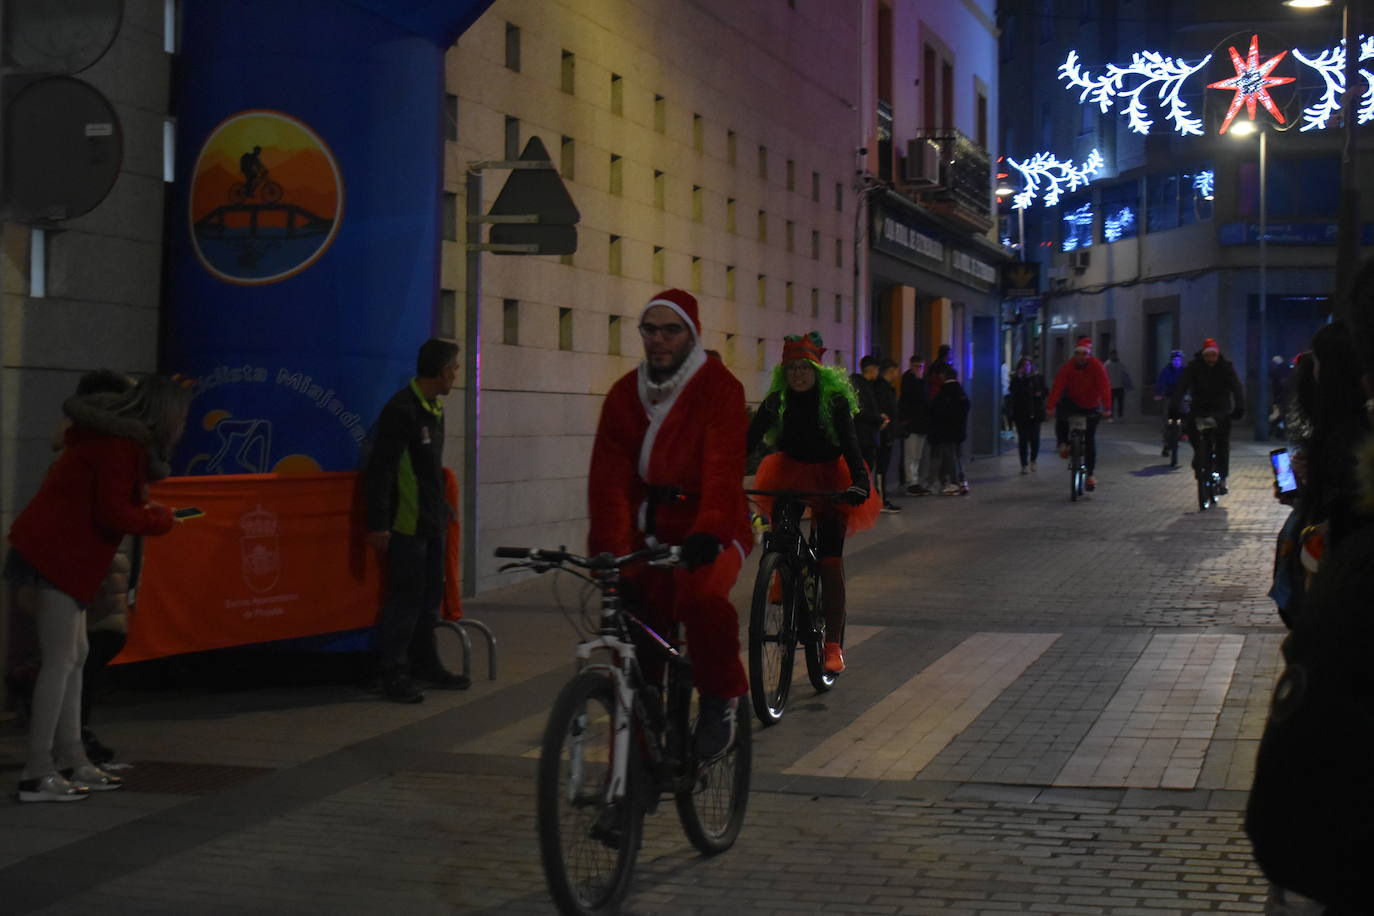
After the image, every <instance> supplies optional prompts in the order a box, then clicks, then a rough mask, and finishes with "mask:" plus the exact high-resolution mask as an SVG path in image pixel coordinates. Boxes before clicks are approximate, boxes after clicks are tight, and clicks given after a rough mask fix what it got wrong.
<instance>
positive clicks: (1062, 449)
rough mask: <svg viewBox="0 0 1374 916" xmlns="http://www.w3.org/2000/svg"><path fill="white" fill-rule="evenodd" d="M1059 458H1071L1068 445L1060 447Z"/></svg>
mask: <svg viewBox="0 0 1374 916" xmlns="http://www.w3.org/2000/svg"><path fill="white" fill-rule="evenodd" d="M1059 457H1060V458H1068V457H1069V447H1068V446H1067V445H1061V446H1059Z"/></svg>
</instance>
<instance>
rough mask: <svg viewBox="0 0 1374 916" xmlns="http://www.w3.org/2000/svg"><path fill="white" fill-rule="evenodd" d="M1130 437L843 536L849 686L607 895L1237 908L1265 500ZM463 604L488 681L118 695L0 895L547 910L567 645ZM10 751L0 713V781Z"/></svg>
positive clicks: (664, 822)
mask: <svg viewBox="0 0 1374 916" xmlns="http://www.w3.org/2000/svg"><path fill="white" fill-rule="evenodd" d="M1154 433H1155V430H1154V428H1153V427H1152V426H1150V427H1146V426H1145V425H1144V424H1138V425H1132V424H1129V423H1127V424H1113V425H1110V426H1103V427H1102V429H1101V432H1100V433H1099V436H1100V438H1101V440H1102V457H1101V459H1100V467H1099V473H1098V478H1099V480H1100V481H1101V486H1100V488H1099V490H1098V491H1097V492H1096V493H1094V494H1092V496H1091V498H1089V499H1086V500H1084V501H1082V502H1079V503H1076V504H1070V503H1069V501H1068V498H1067V496H1068V494H1067V486H1066V481H1064V480H1062V479H1061V478H1065V477H1067V474H1066V473H1064V472H1063V470H1062V469H1061V468H1060V462H1058V461H1057V460H1056V459H1054V458H1052V457H1051V456H1050V455H1049V454H1048V453H1042V459H1043V460H1042V461H1041V462H1040V470H1039V472H1038V474H1036V475H1028V476H1025V477H1022V476H1020V475H1019V474H1018V473H1017V464H1016V460H1015V457H1014V456H1003V457H1000V458H996V459H986V460H978V461H975V462H971V463H970V464H969V466H968V471H969V476H970V481H971V484H972V493H971V495H970V496H968V497H966V498H954V497H949V498H936V497H930V498H924V499H904V500H902V501H901V502H902V504H903V505H905V506H906V507H907V510H906V511H905V512H902V513H900V514H898V515H892V516H884V517H882V518H881V519H880V520H879V527H878V529H877V530H875V531H874V532H870V533H867V534H865V535H862V536H860V537H859V538H857V539H855V540H854V542H853V543H852V544H851V545H850V547H849V559H848V563H847V566H848V569H849V579H850V605H851V626H850V638H849V646H850V647H849V650H848V653H847V654H848V658H849V662H850V671H849V672H847V673H846V674H845V675H844V677H843V678H842V679H841V680H840V682H839V684H838V685H837V687H836V689H835V690H833V691H831V692H830V693H828V694H825V695H822V696H815V695H813V694H812V693H811V691H810V689H809V688H804V677H803V683H802V684H799V685H798V686H797V687H796V688H795V689H794V694H793V701H792V706H791V707H790V708H789V710H788V713H787V716H786V718H785V719H784V721H783V722H782V723H781V724H779V725H778V726H777V727H775V728H772V729H768V730H766V731H761V732H756V737H757V743H756V760H755V791H754V792H753V794H752V797H751V801H750V812H749V817H748V820H747V822H746V825H745V830H744V832H743V834H742V835H741V839H740V841H739V843H738V844H737V846H736V847H735V848H734V849H733V850H731V851H730V852H729V853H727V854H725V855H723V856H720V857H717V858H715V859H709V860H708V859H702V858H700V857H699V856H697V855H696V854H695V853H694V852H693V851H692V850H691V848H690V846H689V845H688V844H687V842H686V840H685V838H684V837H683V835H682V832H681V829H680V828H679V827H678V826H677V824H676V820H675V815H674V814H673V813H672V809H671V806H667V805H665V806H663V808H662V809H661V811H660V813H659V814H657V815H656V816H654V817H653V818H651V819H650V821H649V823H648V826H647V828H646V847H645V849H644V851H643V853H642V856H641V862H640V868H639V871H638V874H637V878H636V884H635V893H634V894H633V895H632V897H631V900H630V902H629V904H628V905H627V909H626V911H627V912H632V913H640V914H649V913H662V914H678V913H734V912H741V913H743V912H748V913H777V914H783V913H788V914H793V913H820V912H826V913H901V914H960V913H969V914H972V913H979V914H982V913H1000V912H1039V913H1112V914H1130V913H1151V914H1163V913H1194V912H1213V911H1232V912H1260V911H1261V910H1262V898H1263V883H1262V881H1261V880H1260V877H1259V875H1258V874H1257V872H1256V870H1255V868H1254V866H1253V864H1252V863H1251V861H1250V858H1249V847H1248V843H1247V842H1246V840H1245V838H1244V835H1243V833H1242V831H1241V826H1240V816H1241V810H1242V808H1243V805H1244V796H1245V789H1246V788H1247V787H1248V784H1249V777H1250V766H1251V763H1252V761H1253V755H1254V746H1255V742H1256V740H1257V738H1258V734H1259V731H1260V729H1261V728H1262V725H1263V716H1264V709H1265V706H1266V704H1267V699H1268V690H1269V686H1270V685H1271V684H1272V681H1273V678H1274V676H1275V674H1276V673H1277V664H1278V662H1277V644H1278V641H1279V640H1280V639H1281V637H1282V633H1283V630H1282V628H1281V626H1280V625H1279V623H1278V620H1277V617H1276V615H1275V614H1274V613H1273V610H1272V604H1270V603H1269V602H1268V601H1267V599H1266V598H1264V594H1263V592H1264V589H1265V588H1267V585H1268V570H1269V563H1270V556H1271V551H1272V545H1273V537H1274V534H1275V532H1276V531H1277V529H1278V526H1279V524H1280V523H1281V521H1282V515H1283V513H1282V510H1281V509H1280V508H1279V507H1277V506H1275V505H1274V504H1273V502H1272V500H1271V499H1270V498H1269V494H1268V486H1269V480H1268V471H1267V466H1266V464H1265V461H1264V455H1265V452H1266V450H1265V449H1263V448H1261V447H1260V446H1258V445H1254V444H1250V443H1237V444H1236V447H1235V449H1234V457H1233V463H1234V465H1235V467H1234V469H1233V472H1232V476H1231V490H1232V495H1231V496H1229V497H1226V498H1225V499H1224V500H1223V505H1222V508H1221V509H1219V510H1216V511H1213V512H1208V513H1201V514H1200V513H1198V512H1197V511H1196V505H1195V502H1194V499H1193V493H1192V487H1191V482H1190V480H1188V479H1187V472H1186V471H1174V472H1167V471H1165V470H1164V469H1162V468H1161V467H1160V466H1159V457H1158V456H1159V452H1158V448H1157V446H1155V445H1154V444H1153V436H1154ZM1185 452H1186V448H1185ZM752 568H753V564H752V563H750V564H748V565H746V573H745V575H744V576H743V577H742V578H743V579H745V580H748V579H749V578H750V575H749V571H750V570H752ZM751 584H752V583H751V582H749V581H742V582H741V583H740V587H739V589H738V590H737V598H738V599H739V600H740V601H741V604H740V605H739V606H740V608H741V612H742V616H745V617H747V600H748V598H747V595H748V591H749V587H750V585H751ZM561 594H562V595H563V597H564V600H565V602H567V603H571V604H572V605H573V606H575V605H576V602H575V595H576V590H575V589H573V588H572V587H570V586H564V587H563V588H562V589H561ZM470 613H471V614H473V616H476V617H479V618H481V619H483V620H485V621H486V622H487V623H489V624H491V625H492V626H493V628H494V629H495V630H496V632H497V635H498V638H499V639H500V641H501V653H502V654H501V678H500V680H498V681H496V682H487V681H480V680H479V681H478V683H477V684H475V685H474V687H473V689H472V690H471V691H469V692H467V693H459V694H431V695H430V697H429V699H428V700H427V702H426V703H424V704H422V705H421V706H418V707H400V706H393V705H389V704H382V703H380V702H378V701H377V700H376V699H375V697H374V696H373V695H372V694H370V693H369V692H367V691H365V690H363V689H361V688H348V687H339V686H315V687H302V688H292V689H285V688H278V689H267V690H255V691H233V692H221V693H205V692H196V693H190V694H186V695H154V696H144V695H139V696H135V697H126V698H122V700H121V702H120V703H118V704H116V705H115V706H113V707H112V708H110V709H109V710H108V711H106V713H105V715H106V719H107V720H108V723H109V724H108V725H107V726H103V727H102V732H101V733H102V736H105V737H107V740H109V741H110V743H111V744H114V745H116V746H117V747H120V748H121V750H126V749H137V750H136V751H134V752H133V753H131V754H130V759H132V760H133V761H135V762H136V767H135V769H134V770H133V771H131V773H134V774H140V775H138V776H137V777H136V778H137V779H138V780H139V782H138V783H137V784H136V786H137V787H138V788H140V789H141V790H140V791H126V792H122V793H110V794H107V795H104V796H100V797H97V798H94V799H91V800H89V801H87V802H83V803H81V804H79V805H64V806H57V805H24V806H21V805H17V804H14V803H5V804H0V900H3V901H4V905H3V907H0V909H3V910H4V911H5V912H6V913H9V912H14V913H23V912H47V913H85V912H97V911H98V912H100V913H102V914H106V913H110V912H138V913H163V912H166V913H172V912H176V913H185V912H197V913H220V912H223V913H231V912H232V913H242V912H263V913H315V912H319V913H324V912H330V913H337V912H349V913H372V912H405V913H412V912H413V913H454V912H457V913H546V912H550V911H551V906H550V904H549V901H548V897H547V894H546V892H545V890H544V887H543V880H542V874H541V872H540V870H539V863H538V854H537V849H536V844H535V837H534V826H533V782H532V775H533V766H534V761H535V757H536V756H537V742H538V735H539V730H540V728H541V727H542V720H543V716H544V715H545V713H546V711H547V709H548V707H549V705H550V703H551V701H552V697H553V695H554V694H555V693H556V691H557V689H558V687H559V685H560V684H561V683H562V682H563V681H564V680H566V678H567V676H568V674H569V672H570V670H571V666H570V659H571V651H570V650H571V646H572V643H573V639H574V637H573V631H572V629H571V628H570V627H569V625H568V624H567V623H566V622H565V620H564V617H563V615H562V614H561V613H560V612H559V611H558V610H557V609H556V606H555V602H554V600H553V599H552V597H551V592H550V586H549V584H548V583H547V582H546V581H534V582H528V583H522V584H519V585H515V586H513V587H511V588H509V589H504V590H502V591H501V592H499V593H496V594H492V595H488V596H483V599H482V600H480V601H478V602H475V603H473V604H472V605H471V607H470ZM21 751H22V738H21V736H19V735H18V734H15V733H13V729H10V730H9V733H5V731H4V730H3V729H0V766H4V765H5V763H6V762H9V763H10V764H13V763H14V762H16V761H19V760H22V753H21ZM195 767H199V768H200V769H199V770H197V769H195ZM8 772H10V773H12V772H13V771H12V770H10V771H8ZM3 775H5V774H4V773H0V776H3ZM178 780H180V781H178ZM145 790H146V791H145Z"/></svg>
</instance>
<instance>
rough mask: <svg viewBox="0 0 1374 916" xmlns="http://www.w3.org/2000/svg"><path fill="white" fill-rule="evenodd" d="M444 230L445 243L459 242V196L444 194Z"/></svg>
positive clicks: (450, 193) (448, 192)
mask: <svg viewBox="0 0 1374 916" xmlns="http://www.w3.org/2000/svg"><path fill="white" fill-rule="evenodd" d="M443 230H444V241H445V242H456V241H458V195H457V194H455V193H453V192H452V191H445V192H444V205H443Z"/></svg>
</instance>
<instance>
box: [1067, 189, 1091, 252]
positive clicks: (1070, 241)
mask: <svg viewBox="0 0 1374 916" xmlns="http://www.w3.org/2000/svg"><path fill="white" fill-rule="evenodd" d="M1061 212H1062V213H1063V215H1062V216H1061V217H1060V218H1061V220H1062V221H1063V235H1062V241H1061V242H1060V245H1059V250H1060V251H1078V250H1079V249H1082V248H1091V247H1092V244H1093V202H1092V200H1091V199H1088V200H1084V199H1082V198H1079V199H1078V200H1074V201H1065V203H1064V204H1063V206H1062V208H1061Z"/></svg>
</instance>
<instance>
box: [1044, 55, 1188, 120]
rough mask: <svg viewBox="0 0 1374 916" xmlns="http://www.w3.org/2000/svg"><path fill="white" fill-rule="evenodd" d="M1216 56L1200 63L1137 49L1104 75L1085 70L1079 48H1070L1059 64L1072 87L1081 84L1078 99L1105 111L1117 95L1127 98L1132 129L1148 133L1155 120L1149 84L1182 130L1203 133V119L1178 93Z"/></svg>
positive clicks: (1126, 110) (1108, 69)
mask: <svg viewBox="0 0 1374 916" xmlns="http://www.w3.org/2000/svg"><path fill="white" fill-rule="evenodd" d="M1211 59H1212V55H1210V54H1209V55H1207V56H1206V57H1204V58H1203V59H1202V60H1201V61H1199V62H1198V63H1196V64H1190V63H1188V62H1187V61H1185V60H1183V59H1182V58H1174V57H1165V56H1164V55H1162V54H1160V53H1159V52H1157V51H1137V52H1136V53H1135V54H1134V55H1133V56H1132V57H1131V63H1130V65H1129V66H1126V67H1118V66H1117V65H1116V64H1107V71H1106V73H1105V74H1104V75H1102V76H1093V75H1091V74H1088V73H1084V72H1083V70H1082V68H1081V67H1080V66H1079V64H1078V52H1077V51H1070V52H1069V56H1068V58H1067V59H1066V60H1065V61H1064V63H1063V64H1061V65H1060V67H1059V78H1060V79H1062V80H1068V83H1069V87H1071V88H1072V87H1081V88H1082V90H1083V91H1082V92H1080V93H1079V94H1078V101H1080V102H1084V103H1089V102H1091V103H1093V104H1096V105H1097V107H1098V109H1099V110H1101V111H1102V112H1103V113H1104V114H1105V113H1106V112H1107V111H1108V110H1110V109H1111V107H1112V105H1113V104H1114V103H1115V101H1116V98H1117V97H1118V96H1120V97H1121V98H1124V99H1126V100H1127V101H1126V105H1125V108H1124V109H1123V110H1124V111H1125V113H1126V117H1127V118H1128V119H1129V120H1130V126H1131V130H1133V131H1135V132H1136V133H1140V134H1145V133H1149V132H1150V126H1151V125H1152V124H1153V123H1154V121H1152V120H1150V119H1149V118H1148V117H1146V114H1145V112H1146V106H1145V103H1144V102H1142V101H1141V96H1142V95H1143V94H1144V92H1145V90H1146V89H1147V88H1150V87H1152V86H1157V87H1158V89H1157V91H1156V92H1155V96H1156V98H1157V99H1158V100H1159V104H1160V105H1161V106H1162V105H1165V104H1167V105H1168V111H1169V119H1170V120H1171V121H1173V122H1174V129H1175V130H1177V131H1178V132H1179V133H1180V134H1183V135H1185V136H1186V135H1188V134H1197V135H1199V136H1200V135H1201V134H1202V119H1200V118H1195V117H1193V115H1192V112H1191V111H1189V109H1188V106H1187V105H1185V104H1184V103H1183V100H1182V99H1180V98H1179V97H1178V94H1179V90H1180V89H1181V88H1182V87H1183V83H1184V81H1185V80H1187V79H1188V77H1190V76H1192V75H1193V74H1194V73H1196V72H1198V71H1199V70H1201V69H1202V68H1203V67H1205V66H1206V65H1207V62H1208V61H1209V60H1211ZM1132 77H1138V78H1140V82H1139V83H1137V84H1136V85H1135V86H1133V87H1131V88H1127V80H1128V79H1130V78H1132Z"/></svg>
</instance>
